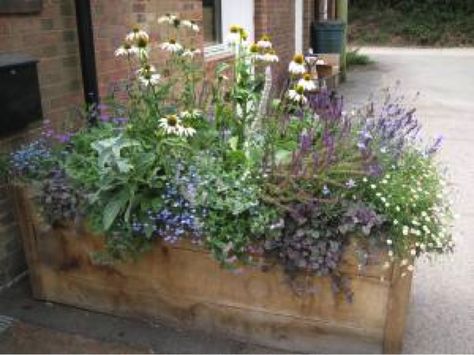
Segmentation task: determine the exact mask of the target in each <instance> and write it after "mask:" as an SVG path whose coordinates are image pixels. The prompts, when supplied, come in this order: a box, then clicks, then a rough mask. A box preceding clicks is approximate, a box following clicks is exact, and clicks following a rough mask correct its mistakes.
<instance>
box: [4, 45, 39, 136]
mask: <svg viewBox="0 0 474 355" xmlns="http://www.w3.org/2000/svg"><path fill="white" fill-rule="evenodd" d="M42 117H43V112H42V109H41V96H40V91H39V84H38V71H37V60H35V59H33V58H31V57H29V56H26V55H22V54H0V136H6V135H8V134H12V133H15V132H17V131H19V130H21V129H22V128H25V127H26V126H27V125H28V124H29V123H30V122H33V121H36V120H40V119H42Z"/></svg>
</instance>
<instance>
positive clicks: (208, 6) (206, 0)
mask: <svg viewBox="0 0 474 355" xmlns="http://www.w3.org/2000/svg"><path fill="white" fill-rule="evenodd" d="M221 14H222V12H221V0H203V34H204V45H205V46H209V45H213V44H218V43H221V42H222V25H221V23H222V15H221Z"/></svg>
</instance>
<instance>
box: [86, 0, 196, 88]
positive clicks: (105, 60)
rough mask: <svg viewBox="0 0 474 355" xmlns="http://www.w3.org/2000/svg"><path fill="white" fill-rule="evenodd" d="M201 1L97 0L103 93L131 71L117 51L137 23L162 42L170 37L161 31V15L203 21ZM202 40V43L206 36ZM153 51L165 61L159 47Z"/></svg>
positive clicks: (95, 15)
mask: <svg viewBox="0 0 474 355" xmlns="http://www.w3.org/2000/svg"><path fill="white" fill-rule="evenodd" d="M201 4H202V1H201V0H134V1H130V0H114V1H113V4H112V3H111V2H109V1H103V0H95V1H94V4H93V5H94V6H93V21H94V25H95V27H94V31H95V33H94V34H95V45H96V60H97V71H98V76H99V86H100V88H99V91H100V93H101V95H105V94H107V92H108V90H109V88H110V85H111V84H113V83H114V82H117V81H118V80H120V79H123V77H124V73H126V72H127V64H126V61H124V60H118V59H117V58H115V57H114V51H115V49H116V48H117V47H119V46H120V45H121V44H122V41H123V38H124V36H125V35H126V34H127V32H129V31H130V29H131V28H132V27H133V26H134V25H138V26H140V27H142V28H143V29H145V30H146V31H147V32H149V33H150V36H151V41H152V42H153V43H161V42H163V41H165V40H166V39H165V37H164V33H163V31H160V29H163V27H161V26H159V25H158V23H157V19H158V17H160V16H162V15H164V14H166V13H173V14H178V15H180V16H181V17H183V18H187V19H192V20H195V21H196V22H198V23H199V22H201V20H202V5H201ZM198 40H199V42H200V43H202V38H199V39H198ZM152 54H153V56H152V59H151V60H152V62H153V63H154V64H157V63H160V62H161V61H162V60H163V56H161V55H160V51H159V50H156V49H155V50H154V51H153V52H152Z"/></svg>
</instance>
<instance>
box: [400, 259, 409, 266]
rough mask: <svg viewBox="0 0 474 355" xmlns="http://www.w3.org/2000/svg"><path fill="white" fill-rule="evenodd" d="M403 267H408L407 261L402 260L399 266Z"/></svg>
mask: <svg viewBox="0 0 474 355" xmlns="http://www.w3.org/2000/svg"><path fill="white" fill-rule="evenodd" d="M405 265H408V260H407V259H403V260H402V262H401V263H400V266H405Z"/></svg>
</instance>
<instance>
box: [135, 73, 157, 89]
mask: <svg viewBox="0 0 474 355" xmlns="http://www.w3.org/2000/svg"><path fill="white" fill-rule="evenodd" d="M160 79H161V75H160V74H153V73H145V74H143V75H140V76H139V77H138V80H140V83H141V84H142V85H144V86H146V87H148V86H155V85H157V84H158V83H159V82H160Z"/></svg>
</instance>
